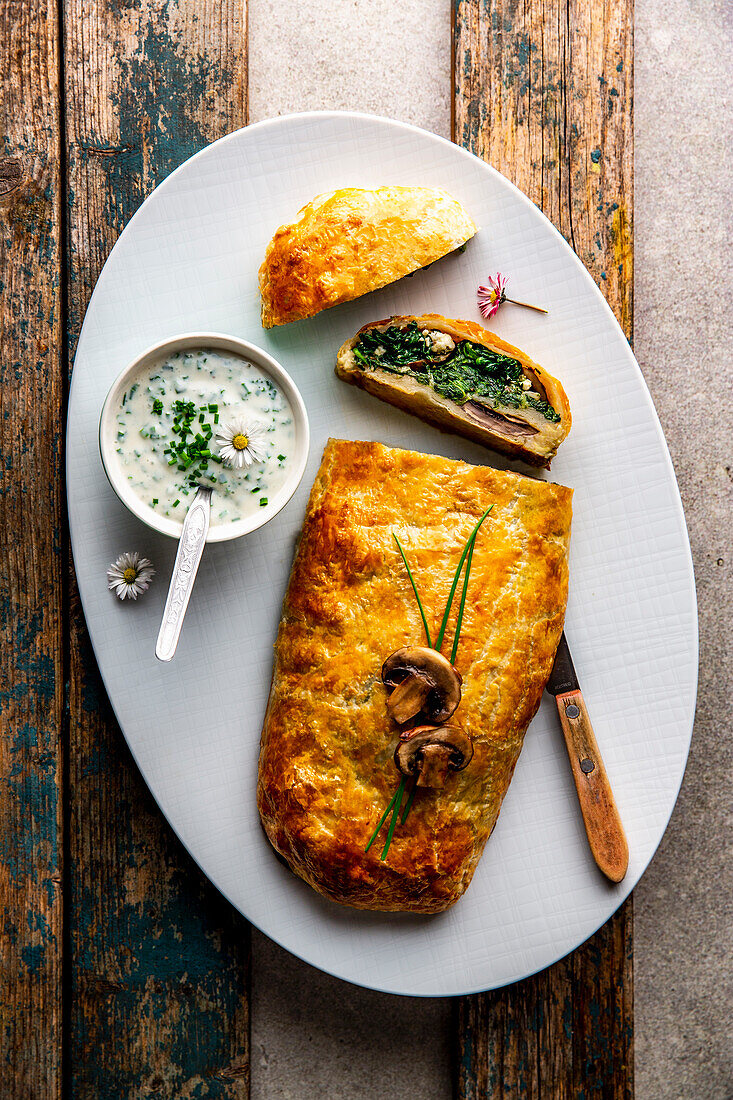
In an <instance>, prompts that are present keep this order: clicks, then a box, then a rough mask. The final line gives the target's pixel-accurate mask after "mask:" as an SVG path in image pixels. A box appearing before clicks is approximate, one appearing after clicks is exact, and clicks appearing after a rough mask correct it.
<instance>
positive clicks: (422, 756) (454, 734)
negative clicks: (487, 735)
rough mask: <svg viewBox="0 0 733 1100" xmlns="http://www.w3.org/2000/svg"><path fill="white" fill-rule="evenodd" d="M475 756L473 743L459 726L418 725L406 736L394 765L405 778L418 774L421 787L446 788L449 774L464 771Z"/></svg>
mask: <svg viewBox="0 0 733 1100" xmlns="http://www.w3.org/2000/svg"><path fill="white" fill-rule="evenodd" d="M472 756H473V741H472V740H471V737H470V735H469V734H467V733H465V732H464V731H463V730H462V729H460V728H459V727H458V726H437V727H436V726H416V727H415V729H413V730H409V731H408V732H407V733H403V734H402V736H401V737H400V740H399V744H398V745H397V748H396V749H395V754H394V759H395V764H396V765H397V767H398V768H399V770H400V771H401V772H402V774H403V775H407V776H414V775H417V786H418V787H443V786H445V781H446V779H447V777H448V772H449V771H457V772H459V771H462V770H463V769H464V768H465V767H466V765H467V764H469V763H470V761H471V757H472Z"/></svg>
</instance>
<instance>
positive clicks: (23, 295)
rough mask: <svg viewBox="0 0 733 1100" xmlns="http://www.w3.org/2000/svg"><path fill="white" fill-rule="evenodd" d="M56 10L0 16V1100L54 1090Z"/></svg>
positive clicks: (58, 862) (45, 1098)
mask: <svg viewBox="0 0 733 1100" xmlns="http://www.w3.org/2000/svg"><path fill="white" fill-rule="evenodd" d="M57 31H58V28H57V12H56V5H55V4H49V3H45V2H44V0H39V3H37V4H34V5H33V6H32V7H31V5H28V4H4V5H2V7H0V66H1V71H2V74H3V75H2V83H1V84H0V119H1V120H2V134H3V143H2V147H1V148H0V406H1V408H0V462H1V463H2V478H1V480H0V637H1V638H2V679H1V680H0V1095H1V1096H2V1097H3V1100H21V1098H22V1100H27V1098H28V1097H33V1098H34V1100H51V1098H57V1097H59V1096H60V1089H61V1064H60V1062H61V1060H60V1049H61V1046H60V1036H61V981H60V976H61V940H62V935H61V920H62V898H61V890H60V876H61V870H62V855H61V849H62V836H61V823H62V814H61V778H62V771H61V769H62V759H61V756H62V749H61V742H62V728H63V708H64V700H63V689H64V661H63V645H62V607H63V535H62V531H63V521H62V501H61V452H62V430H63V426H62V410H63V404H64V394H63V380H62V371H61V369H60V353H61V332H62V318H61V311H60V306H61V292H60V286H59V278H58V273H59V260H60V252H61V240H60V209H61V207H60V195H61V179H60V160H61V158H60V150H59V86H58V84H59V82H58V71H57V69H58V65H57V60H58V59H57V53H56V43H57Z"/></svg>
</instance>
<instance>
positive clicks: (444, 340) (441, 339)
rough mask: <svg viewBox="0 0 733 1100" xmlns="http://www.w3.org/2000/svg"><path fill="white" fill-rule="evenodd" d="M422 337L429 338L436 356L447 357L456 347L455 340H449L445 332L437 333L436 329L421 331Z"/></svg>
mask: <svg viewBox="0 0 733 1100" xmlns="http://www.w3.org/2000/svg"><path fill="white" fill-rule="evenodd" d="M422 334H423V336H429V337H430V340H431V342H432V345H433V351H434V352H437V354H438V355H448V353H449V352H451V351H453V348H454V347H455V346H456V344H455V340H451V338H450V336H449V335H448V333H447V332H438V331H437V330H436V329H426V328H424V329H423V330H422Z"/></svg>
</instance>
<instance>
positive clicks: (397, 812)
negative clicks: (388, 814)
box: [379, 775, 407, 860]
mask: <svg viewBox="0 0 733 1100" xmlns="http://www.w3.org/2000/svg"><path fill="white" fill-rule="evenodd" d="M406 782H407V779H406V777H405V776H404V775H403V776H402V779H401V780H400V785H399V787H398V788H397V794H396V795H395V799H394V809H393V810H392V820H391V821H390V823H389V832H388V833H387V840H386V843H385V845H384V848H382V854H381V855H380V857H379V858H380V860H385V859H386V858H387V852H388V851H389V846H390V844H391V843H392V837H393V836H394V831H395V829H396V828H397V820H398V818H399V816H400V806H401V805H402V796H403V794H404V793H405V783H406Z"/></svg>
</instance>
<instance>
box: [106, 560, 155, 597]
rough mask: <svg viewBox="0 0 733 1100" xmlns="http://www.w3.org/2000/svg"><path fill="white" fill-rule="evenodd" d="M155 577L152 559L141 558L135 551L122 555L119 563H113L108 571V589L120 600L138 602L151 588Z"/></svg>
mask: <svg viewBox="0 0 733 1100" xmlns="http://www.w3.org/2000/svg"><path fill="white" fill-rule="evenodd" d="M154 576H155V570H154V569H153V563H152V562H151V561H150V559H149V558H142V557H140V555H139V554H138V552H137V550H133V551H131V552H130V553H128V554H120V556H119V558H118V559H117V561H113V562H112V564H111V565H110V567H109V569H108V570H107V587H108V588H109V590H110V592H114V594H115V596H117V598H118V599H120V600H125V599H130V600H136V599H137V598H138V596H139V595H140V594H141V593H142V592H145V591H146V590H147V589H148V588H149V587H150V582H151V580H152V579H153V577H154Z"/></svg>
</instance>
